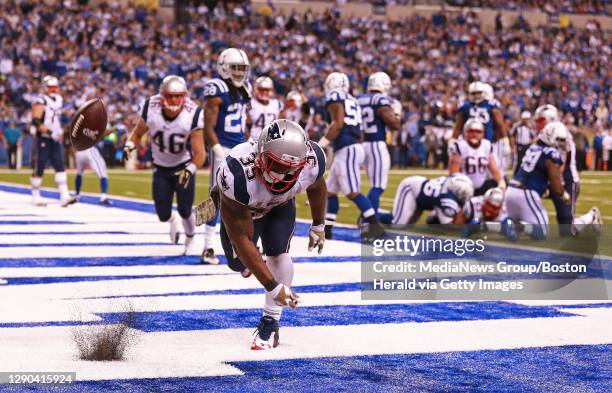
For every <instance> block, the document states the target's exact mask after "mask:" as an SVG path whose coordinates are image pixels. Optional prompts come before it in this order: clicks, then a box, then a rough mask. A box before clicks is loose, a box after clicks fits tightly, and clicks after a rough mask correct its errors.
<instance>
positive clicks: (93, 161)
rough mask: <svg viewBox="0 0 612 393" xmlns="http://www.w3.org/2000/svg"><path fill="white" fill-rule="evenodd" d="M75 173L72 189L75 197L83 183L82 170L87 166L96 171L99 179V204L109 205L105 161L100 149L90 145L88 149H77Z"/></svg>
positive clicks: (77, 195) (77, 196)
mask: <svg viewBox="0 0 612 393" xmlns="http://www.w3.org/2000/svg"><path fill="white" fill-rule="evenodd" d="M74 155H75V160H76V169H77V174H76V178H75V179H74V190H75V192H76V198H77V200H78V199H79V194H80V193H81V186H82V184H83V172H85V168H86V167H87V166H89V167H90V168H91V169H93V171H94V172H95V173H96V175H97V176H98V178H99V179H100V191H101V194H100V204H101V205H110V204H111V201H110V199H108V196H107V194H108V174H107V171H106V162H104V159H103V158H102V155H101V154H100V151H99V150H98V148H97V147H96V146H93V147H90V148H89V149H85V150H81V151H77V152H76V153H75V154H74Z"/></svg>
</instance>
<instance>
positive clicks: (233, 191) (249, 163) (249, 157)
mask: <svg viewBox="0 0 612 393" xmlns="http://www.w3.org/2000/svg"><path fill="white" fill-rule="evenodd" d="M308 143H309V147H308V153H307V156H306V159H307V164H306V166H305V167H304V169H302V172H301V173H300V176H299V177H298V180H297V182H296V183H295V185H294V186H293V187H291V188H290V189H288V190H287V191H285V192H283V193H280V194H275V193H272V192H270V191H268V189H267V188H266V187H265V185H263V184H262V183H261V182H262V180H261V179H260V178H259V177H258V176H257V175H256V173H255V157H256V154H257V143H255V142H245V143H241V144H240V145H238V146H236V147H234V148H233V149H232V150H231V151H230V153H229V155H228V156H227V157H226V159H225V160H223V161H222V162H221V165H220V166H219V169H218V170H217V173H216V176H215V181H216V184H217V186H218V187H219V190H220V191H221V192H222V193H223V195H225V196H226V197H228V198H230V199H232V200H234V201H236V202H239V203H241V204H243V205H246V206H248V207H249V208H250V209H251V212H252V215H253V219H257V218H260V217H263V216H264V215H265V214H266V213H268V212H269V211H270V210H272V208H274V207H276V206H279V205H282V204H284V203H286V202H288V201H290V200H291V199H293V198H294V197H295V195H296V194H299V193H301V192H304V191H306V189H307V188H308V187H309V186H310V185H311V184H313V183H314V182H315V181H316V180H317V179H319V178H321V177H322V176H323V173H325V154H324V153H323V150H322V149H321V148H320V147H319V145H317V144H316V143H315V142H308Z"/></svg>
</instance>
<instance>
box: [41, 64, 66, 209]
mask: <svg viewBox="0 0 612 393" xmlns="http://www.w3.org/2000/svg"><path fill="white" fill-rule="evenodd" d="M42 84H43V87H44V93H43V95H42V96H40V97H39V98H37V99H36V100H35V101H34V102H33V104H32V129H33V130H35V131H34V132H35V135H36V142H35V150H34V157H33V162H34V172H33V174H32V177H31V178H30V183H31V185H32V200H33V203H34V205H36V206H45V205H46V204H45V203H44V202H42V201H41V199H40V185H41V183H42V176H43V174H44V171H45V166H47V162H49V161H50V162H51V165H52V166H53V169H54V170H55V184H56V185H57V188H58V190H59V193H60V203H61V205H62V206H63V207H66V206H68V205H70V204H72V203H75V202H76V198H74V197H71V196H70V193H69V192H68V184H67V181H68V178H67V176H66V172H65V171H64V145H63V142H62V140H63V134H64V129H63V128H62V123H61V117H62V110H63V106H64V99H63V98H62V96H61V94H60V88H59V81H58V79H57V78H56V77H54V76H52V75H47V76H45V77H44V78H43V80H42Z"/></svg>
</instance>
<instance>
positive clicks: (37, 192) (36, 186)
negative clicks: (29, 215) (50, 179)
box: [30, 177, 42, 203]
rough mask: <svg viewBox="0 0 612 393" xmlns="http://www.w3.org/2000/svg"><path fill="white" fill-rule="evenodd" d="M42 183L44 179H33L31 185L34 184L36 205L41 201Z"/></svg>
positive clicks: (33, 196)
mask: <svg viewBox="0 0 612 393" xmlns="http://www.w3.org/2000/svg"><path fill="white" fill-rule="evenodd" d="M41 183H42V177H31V178H30V184H32V199H34V203H36V202H38V200H39V199H40V184H41Z"/></svg>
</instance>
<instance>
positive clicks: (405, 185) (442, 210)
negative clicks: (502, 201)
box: [379, 174, 474, 226]
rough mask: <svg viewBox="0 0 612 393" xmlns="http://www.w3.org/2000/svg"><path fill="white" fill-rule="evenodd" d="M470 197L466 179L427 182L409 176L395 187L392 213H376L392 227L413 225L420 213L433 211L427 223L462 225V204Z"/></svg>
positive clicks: (471, 193)
mask: <svg viewBox="0 0 612 393" xmlns="http://www.w3.org/2000/svg"><path fill="white" fill-rule="evenodd" d="M472 195H474V186H473V185H472V181H471V180H470V178H469V177H467V176H465V175H462V174H458V175H454V176H441V177H438V178H435V179H431V180H429V179H427V178H425V177H423V176H409V177H407V178H405V179H404V180H402V182H401V183H400V184H399V186H398V187H397V191H396V193H395V200H394V201H393V211H392V213H390V214H389V213H380V214H379V218H380V222H382V223H383V224H393V225H401V226H405V225H412V224H416V222H417V221H419V218H420V217H421V214H422V213H423V211H426V210H433V212H434V213H433V215H432V218H431V219H428V222H429V223H438V224H443V225H447V224H463V223H464V222H465V221H464V218H463V214H462V207H463V205H464V204H465V203H466V202H467V201H468V200H469V199H470V198H471V197H472Z"/></svg>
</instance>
